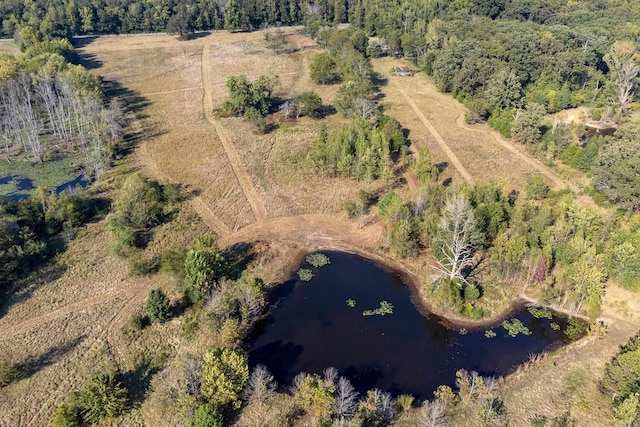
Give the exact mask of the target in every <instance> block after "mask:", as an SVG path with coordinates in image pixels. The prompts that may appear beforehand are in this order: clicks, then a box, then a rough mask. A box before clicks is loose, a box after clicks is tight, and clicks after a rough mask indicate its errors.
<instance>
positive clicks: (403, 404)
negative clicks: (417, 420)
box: [393, 394, 414, 411]
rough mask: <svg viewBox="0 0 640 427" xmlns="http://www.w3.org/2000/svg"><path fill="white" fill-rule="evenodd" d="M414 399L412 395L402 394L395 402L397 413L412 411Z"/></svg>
mask: <svg viewBox="0 0 640 427" xmlns="http://www.w3.org/2000/svg"><path fill="white" fill-rule="evenodd" d="M413 400H414V397H413V396H411V395H410V394H401V395H400V396H398V397H396V400H395V401H394V402H393V403H394V406H395V408H396V411H401V410H402V411H408V410H409V409H411V405H412V404H413Z"/></svg>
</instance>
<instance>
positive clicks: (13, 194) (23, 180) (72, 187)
mask: <svg viewBox="0 0 640 427" xmlns="http://www.w3.org/2000/svg"><path fill="white" fill-rule="evenodd" d="M88 184H89V182H88V181H87V180H86V179H85V177H84V175H80V176H78V177H77V178H75V179H72V180H69V181H67V182H65V183H63V184H60V185H57V186H56V188H55V192H56V194H59V193H61V192H63V191H66V192H68V193H70V194H71V193H73V192H74V191H76V189H78V187H82V188H85V187H86V186H87V185H88ZM2 185H7V186H9V188H7V189H5V191H2V193H4V197H6V198H7V199H9V200H22V199H28V198H29V197H30V196H31V192H32V191H33V190H35V188H36V187H35V186H34V183H33V180H32V179H31V178H28V177H26V176H20V175H7V176H3V177H0V186H2Z"/></svg>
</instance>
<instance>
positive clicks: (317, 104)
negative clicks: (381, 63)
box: [295, 90, 322, 119]
mask: <svg viewBox="0 0 640 427" xmlns="http://www.w3.org/2000/svg"><path fill="white" fill-rule="evenodd" d="M295 105H296V108H295V109H296V113H297V114H296V116H297V117H299V116H309V117H312V118H314V119H317V118H320V116H321V115H322V98H320V96H319V95H318V94H317V93H315V92H314V91H312V90H308V91H305V92H302V93H301V94H300V95H298V96H297V97H296V98H295Z"/></svg>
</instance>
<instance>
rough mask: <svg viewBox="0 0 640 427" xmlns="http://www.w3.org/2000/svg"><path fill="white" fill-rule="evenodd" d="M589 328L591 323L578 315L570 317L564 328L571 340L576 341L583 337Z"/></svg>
mask: <svg viewBox="0 0 640 427" xmlns="http://www.w3.org/2000/svg"><path fill="white" fill-rule="evenodd" d="M588 329H589V323H588V322H585V321H584V320H582V319H578V318H577V317H572V318H571V319H569V324H568V325H567V328H566V329H565V330H564V333H565V335H566V336H567V337H569V339H570V340H572V341H575V340H579V339H580V338H582V337H583V336H584V335H585V334H586V333H587V330H588Z"/></svg>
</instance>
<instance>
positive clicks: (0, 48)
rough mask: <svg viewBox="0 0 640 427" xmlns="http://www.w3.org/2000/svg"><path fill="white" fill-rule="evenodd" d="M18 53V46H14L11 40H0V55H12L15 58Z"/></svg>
mask: <svg viewBox="0 0 640 427" xmlns="http://www.w3.org/2000/svg"><path fill="white" fill-rule="evenodd" d="M19 53H20V49H18V45H17V44H15V42H14V41H13V39H1V40H0V55H4V54H7V55H13V56H16V55H18V54H19Z"/></svg>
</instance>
